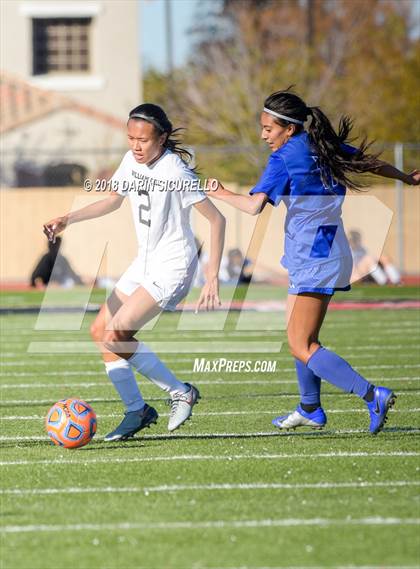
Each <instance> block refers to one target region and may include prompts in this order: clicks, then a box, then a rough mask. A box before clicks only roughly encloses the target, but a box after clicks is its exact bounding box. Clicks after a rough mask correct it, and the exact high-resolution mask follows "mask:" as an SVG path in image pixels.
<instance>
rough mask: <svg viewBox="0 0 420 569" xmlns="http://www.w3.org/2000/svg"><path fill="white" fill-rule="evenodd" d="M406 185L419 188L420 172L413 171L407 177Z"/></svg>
mask: <svg viewBox="0 0 420 569" xmlns="http://www.w3.org/2000/svg"><path fill="white" fill-rule="evenodd" d="M406 183H407V184H408V185H409V186H419V185H420V170H413V171H412V172H411V173H410V174H408V175H407V181H406Z"/></svg>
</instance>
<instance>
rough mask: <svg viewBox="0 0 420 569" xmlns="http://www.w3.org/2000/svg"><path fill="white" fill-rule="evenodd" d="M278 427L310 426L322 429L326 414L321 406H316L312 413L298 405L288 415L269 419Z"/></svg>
mask: <svg viewBox="0 0 420 569" xmlns="http://www.w3.org/2000/svg"><path fill="white" fill-rule="evenodd" d="M271 422H272V423H273V425H274V426H275V427H278V428H279V429H296V427H312V429H322V428H323V427H325V425H326V424H327V416H326V415H325V412H324V410H323V408H322V407H318V409H315V411H312V413H307V412H306V411H304V410H303V409H302V407H301V406H300V405H298V406H297V408H296V411H293V413H290V414H289V415H283V416H281V417H276V418H275V419H273V420H272V421H271Z"/></svg>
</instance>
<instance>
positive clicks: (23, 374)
mask: <svg viewBox="0 0 420 569" xmlns="http://www.w3.org/2000/svg"><path fill="white" fill-rule="evenodd" d="M358 368H359V369H401V368H402V369H417V368H420V364H381V365H363V366H358ZM281 371H282V372H295V368H294V367H285V368H282V370H281ZM98 373H100V372H98V371H83V370H81V371H47V372H42V371H41V372H26V371H23V372H19V371H16V372H4V373H3V372H0V377H33V376H39V375H43V376H70V375H80V374H83V375H98ZM176 373H177V374H179V375H183V374H196V375H197V372H195V371H193V370H191V369H179V370H176ZM215 373H217V372H215ZM219 373H220V372H219ZM256 373H260V372H256ZM271 373H273V372H271ZM274 373H275V372H274Z"/></svg>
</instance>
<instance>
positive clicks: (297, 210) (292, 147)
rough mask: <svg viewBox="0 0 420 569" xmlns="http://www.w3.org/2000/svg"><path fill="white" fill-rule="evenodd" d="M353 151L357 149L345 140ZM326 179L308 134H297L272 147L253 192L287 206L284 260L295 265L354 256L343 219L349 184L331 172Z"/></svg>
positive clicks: (296, 267) (312, 263)
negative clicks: (335, 178)
mask: <svg viewBox="0 0 420 569" xmlns="http://www.w3.org/2000/svg"><path fill="white" fill-rule="evenodd" d="M344 147H345V149H346V151H348V153H349V154H351V153H354V152H355V151H356V149H355V148H353V147H352V146H348V145H344ZM326 177H327V182H326V183H325V182H323V181H322V178H321V172H320V168H319V161H318V156H317V155H316V153H315V152H314V150H313V149H312V148H311V146H310V144H309V140H308V134H307V133H306V132H302V133H300V134H297V135H295V136H292V137H291V138H290V139H289V140H288V142H287V143H286V144H284V145H283V146H282V147H281V148H279V149H278V150H276V151H275V152H273V154H272V155H271V156H270V158H269V161H268V164H267V166H266V168H265V170H264V172H263V174H262V176H261V178H260V180H259V182H258V183H257V185H256V186H255V187H254V188H253V189H252V190H251V191H250V193H251V194H256V193H264V194H266V195H267V197H268V201H269V202H270V203H271V204H272V205H274V206H277V205H279V203H280V202H281V201H283V202H284V203H285V205H286V208H287V216H286V222H285V246H284V256H283V258H282V261H281V262H282V265H283V266H284V267H286V268H287V269H289V270H292V271H295V270H297V269H301V268H307V267H311V266H314V265H317V264H319V263H322V262H328V261H334V260H337V261H338V259H343V257H346V258H347V257H350V256H351V253H350V248H349V245H348V243H347V238H346V236H345V233H344V228H343V223H342V220H341V208H342V204H343V200H344V197H345V194H346V188H345V187H344V186H343V185H341V184H339V183H338V182H336V181H334V180H333V179H332V176H331V175H328V174H327V176H326Z"/></svg>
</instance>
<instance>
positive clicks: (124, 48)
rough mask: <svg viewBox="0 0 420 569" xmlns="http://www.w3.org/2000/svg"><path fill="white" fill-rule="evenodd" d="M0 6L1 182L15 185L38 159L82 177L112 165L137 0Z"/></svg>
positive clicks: (41, 165)
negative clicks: (69, 167) (75, 169)
mask: <svg viewBox="0 0 420 569" xmlns="http://www.w3.org/2000/svg"><path fill="white" fill-rule="evenodd" d="M0 8H1V18H0V21H1V30H0V38H1V44H0V71H1V96H2V105H1V133H2V164H1V174H0V175H1V181H2V185H4V186H14V185H18V176H17V173H18V172H21V171H22V170H23V171H24V172H26V176H27V177H30V173H31V172H33V177H34V179H35V180H37V175H38V174H39V172H40V171H42V170H43V169H45V167H46V166H47V165H57V164H66V163H67V164H69V163H70V164H76V165H81V166H83V167H84V168H86V169H87V170H88V172H89V174H90V175H95V174H98V173H100V172H101V171H103V170H104V169H108V168H110V167H111V168H112V167H113V166H114V165H116V164H117V163H118V161H119V159H120V158H121V154H122V151H123V150H124V148H125V146H126V140H125V130H124V122H125V119H126V117H127V114H128V112H129V110H130V109H131V108H133V107H134V106H136V105H137V104H139V103H140V102H141V98H142V93H141V66H140V57H139V54H138V29H137V28H138V15H137V10H138V2H137V0H54V1H42V0H2V1H1V2H0ZM116 22H118V25H116ZM25 168H26V170H25ZM38 177H39V176H38ZM75 182H77V180H75Z"/></svg>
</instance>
